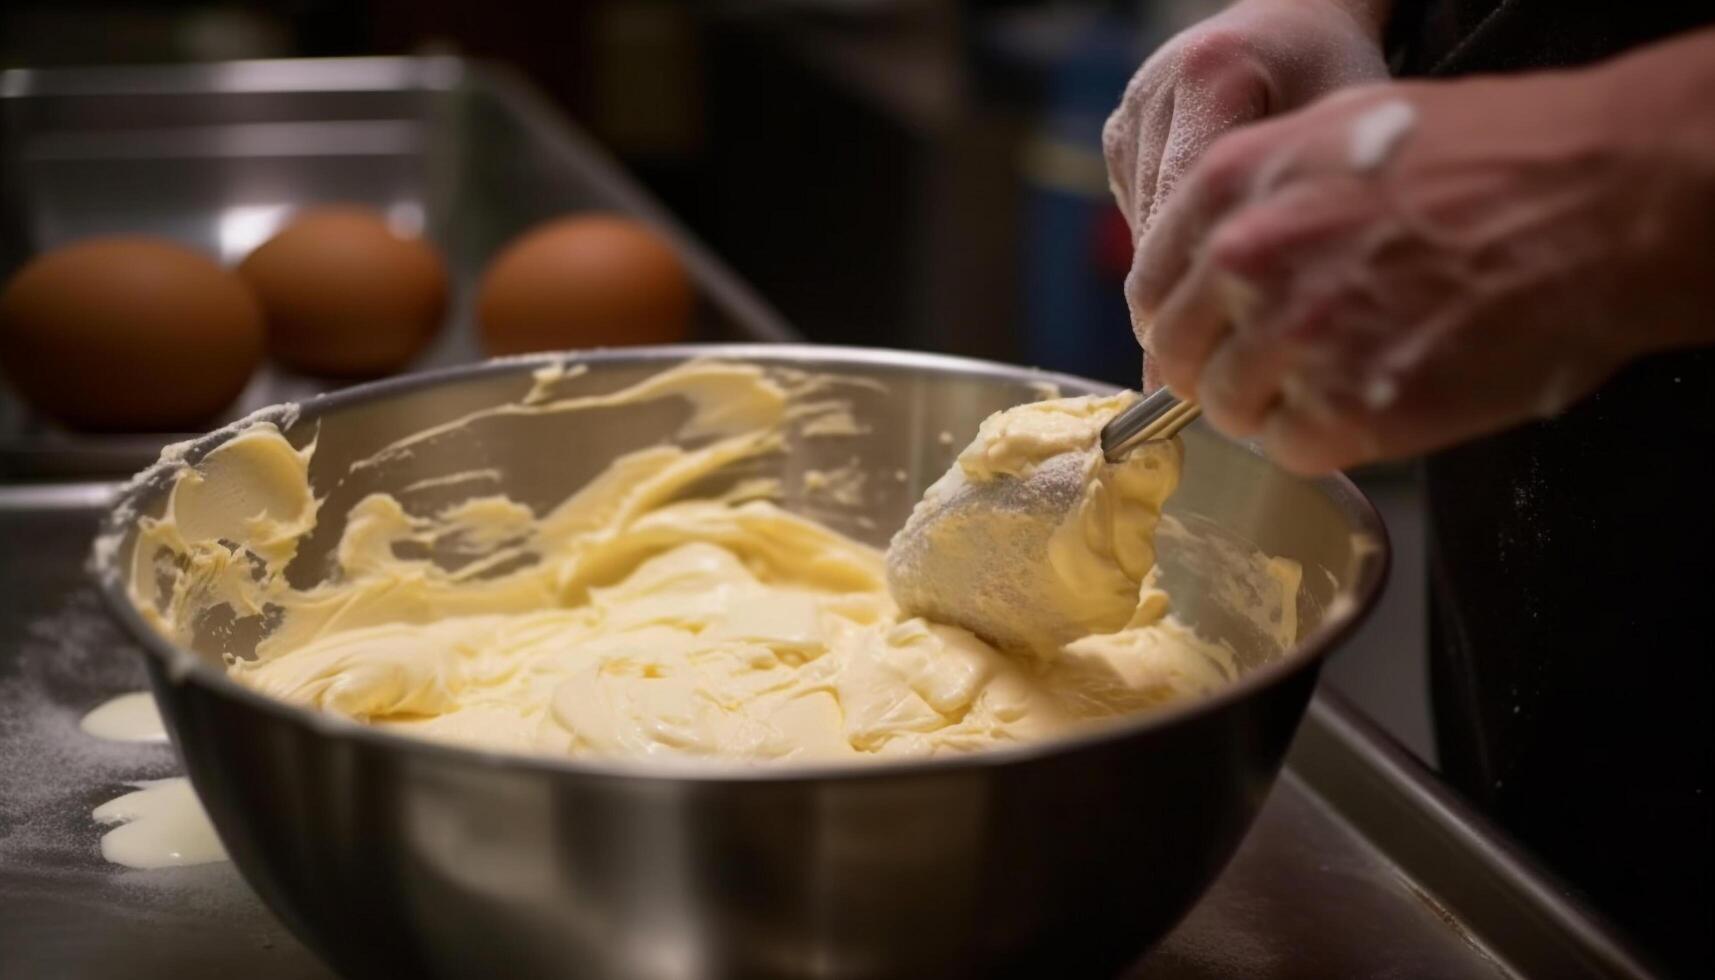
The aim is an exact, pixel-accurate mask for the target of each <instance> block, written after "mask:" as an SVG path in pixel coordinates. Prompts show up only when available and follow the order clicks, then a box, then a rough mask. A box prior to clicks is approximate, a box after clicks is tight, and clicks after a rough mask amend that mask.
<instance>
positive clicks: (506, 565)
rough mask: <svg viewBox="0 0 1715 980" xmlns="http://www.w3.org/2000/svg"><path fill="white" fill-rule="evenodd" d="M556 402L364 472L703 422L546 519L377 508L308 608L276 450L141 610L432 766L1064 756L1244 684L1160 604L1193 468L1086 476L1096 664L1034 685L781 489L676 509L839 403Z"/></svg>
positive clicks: (1090, 621) (235, 463)
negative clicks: (481, 442) (539, 436)
mask: <svg viewBox="0 0 1715 980" xmlns="http://www.w3.org/2000/svg"><path fill="white" fill-rule="evenodd" d="M554 380H555V377H554V376H544V377H543V378H539V383H538V386H537V389H536V390H533V391H532V393H531V395H530V396H529V397H527V398H526V399H525V400H524V402H523V403H521V404H518V405H510V406H502V407H500V408H496V409H492V410H488V411H487V412H479V413H475V415H473V416H470V417H467V418H466V419H462V420H458V421H456V422H454V423H449V424H446V425H442V426H437V427H435V428H434V429H432V430H427V431H426V432H424V433H420V434H418V435H417V436H413V437H410V438H408V439H404V440H401V441H400V442H398V443H395V444H394V445H393V446H390V447H388V448H387V449H385V450H383V451H382V452H381V453H378V454H377V455H376V456H375V457H373V458H372V459H370V460H368V461H365V462H363V463H360V464H358V466H359V467H367V466H380V465H386V463H387V462H388V461H389V460H391V459H396V458H400V457H401V456H403V455H406V454H408V453H409V452H410V451H411V449H412V447H413V446H415V445H417V444H420V443H421V442H422V441H424V440H426V439H430V438H434V437H436V436H437V435H438V434H441V433H445V432H447V431H450V430H452V429H454V428H457V427H458V426H460V425H462V424H468V422H470V421H472V420H474V419H475V418H477V417H480V416H483V415H495V414H518V413H536V412H540V413H549V412H572V411H581V410H583V409H585V408H589V407H612V406H623V405H629V404H639V403H643V402H646V401H653V400H657V399H664V398H673V399H683V400H686V401H689V402H690V403H691V404H692V406H693V407H694V409H695V411H694V412H693V414H692V416H691V418H690V419H689V421H688V422H687V423H686V424H685V426H684V428H683V429H682V430H681V431H680V433H679V439H678V440H677V441H678V442H680V443H684V445H678V444H670V445H660V446H654V447H650V448H646V449H640V450H638V451H635V452H632V453H630V454H628V455H625V456H623V457H620V458H619V459H616V460H614V461H613V463H612V464H611V465H610V466H608V467H607V469H606V470H605V471H604V472H603V473H602V474H601V475H600V476H598V477H597V478H595V479H594V480H592V481H591V482H590V483H589V484H588V485H587V486H585V487H584V488H583V489H581V490H580V491H578V492H577V493H575V494H574V495H572V496H571V497H570V498H568V499H567V500H565V501H564V502H562V503H560V504H559V505H558V506H556V507H554V508H553V509H551V510H550V511H548V512H547V513H543V514H536V513H533V512H532V511H531V510H530V509H529V508H528V507H526V506H524V505H523V504H521V503H518V502H516V501H513V500H509V499H507V498H505V497H502V496H483V497H475V498H472V499H470V500H467V501H465V502H464V503H461V504H458V505H456V506H454V507H452V508H450V509H447V510H445V511H442V512H440V513H435V514H429V515H422V514H413V513H411V512H409V511H408V510H407V508H406V507H405V506H404V505H403V504H402V503H401V501H400V500H399V499H396V498H395V497H393V496H388V495H384V494H375V495H371V496H369V497H366V498H365V499H363V500H362V501H361V502H359V503H358V504H357V505H356V506H354V507H353V508H352V509H351V511H350V512H349V513H348V514H347V515H345V520H344V529H343V532H342V534H341V535H340V538H339V542H338V545H337V548H336V549H335V551H334V554H333V556H332V559H331V566H332V570H331V571H330V572H329V573H328V574H327V575H326V576H325V578H324V580H323V581H321V582H319V583H317V584H314V585H298V584H294V581H293V579H297V578H301V577H302V576H301V570H299V569H294V575H293V576H290V577H289V576H288V575H287V573H286V569H287V567H288V566H289V565H291V564H292V561H293V559H294V557H296V555H297V553H298V550H299V547H300V545H301V544H302V542H303V541H304V539H305V538H306V536H307V535H309V534H310V533H311V531H312V530H314V528H315V527H316V526H317V524H318V521H320V520H322V519H323V515H321V514H320V513H319V509H320V503H319V502H318V501H317V500H316V499H315V496H314V493H313V492H312V490H311V487H310V484H309V480H308V467H309V463H310V459H311V458H312V455H313V453H314V446H313V445H311V446H308V447H305V448H303V449H301V450H300V449H295V448H294V447H293V446H292V445H291V444H290V443H289V442H288V441H287V440H286V439H285V438H284V437H283V436H282V435H281V433H280V432H279V430H277V429H276V428H275V427H274V426H272V425H270V424H267V423H260V424H257V425H254V426H252V427H250V428H249V429H247V430H246V431H244V432H242V433H241V434H239V435H238V436H237V437H236V438H233V439H232V440H230V441H229V442H227V443H225V444H224V445H222V446H221V447H220V448H218V449H216V450H215V451H213V452H212V453H210V454H209V455H208V456H207V457H206V458H205V459H204V460H203V461H202V462H201V463H200V464H198V465H197V466H196V467H195V468H186V469H184V470H182V471H181V472H180V473H179V474H178V475H177V477H176V479H175V482H174V485H173V488H172V492H171V494H170V497H169V500H168V503H167V506H166V510H165V512H164V513H163V514H162V515H161V516H160V517H158V518H142V519H140V521H139V528H140V531H139V543H138V547H137V549H136V552H135V554H134V556H133V562H134V566H133V575H132V583H133V591H134V596H133V597H134V601H135V602H136V603H137V605H138V607H139V608H140V609H142V610H143V611H144V614H145V615H146V616H147V617H149V618H150V619H152V621H153V622H154V623H155V625H156V626H157V627H158V628H159V629H161V630H162V631H163V632H165V633H166V634H167V635H168V636H170V637H172V638H173V639H175V640H177V641H179V642H180V643H183V644H186V645H193V646H197V647H199V648H203V649H207V648H209V646H210V645H211V644H212V645H216V646H218V645H219V644H220V643H221V642H222V638H223V637H224V636H227V635H230V634H232V633H234V632H239V633H241V632H244V631H258V632H260V633H262V634H263V637H262V639H261V641H260V642H259V643H258V644H256V647H255V656H254V658H253V659H251V658H248V657H247V658H229V671H230V673H231V675H232V676H233V677H234V678H235V679H236V680H237V681H238V682H239V683H242V684H245V685H247V686H249V687H252V688H254V689H256V690H258V691H261V692H263V693H266V694H269V695H272V696H275V697H278V698H282V699H284V700H287V701H290V702H293V703H297V704H301V705H305V706H308V707H312V708H316V709H319V710H323V711H328V712H334V713H337V714H340V715H344V716H346V717H349V718H352V719H355V720H358V721H362V722H367V723H370V724H374V725H378V726H383V727H388V728H392V729H396V730H398V731H401V732H406V733H410V734H413V735H418V736H422V737H425V738H433V739H441V740H446V741H450V742H456V743H459V744H464V745H472V746H480V747H484V748H491V749H501V750H514V751H527V752H542V753H551V754H556V755H574V756H609V757H613V756H623V757H638V756H647V757H659V758H667V759H698V760H728V761H743V762H766V761H776V762H778V761H788V760H790V761H829V760H832V761H839V760H860V759H872V758H886V757H897V756H917V755H933V754H937V753H943V752H951V751H965V750H970V749H977V748H981V747H984V746H991V745H997V744H1006V743H1015V742H1024V741H1031V740H1037V739H1041V738H1045V737H1048V736H1051V735H1054V734H1056V733H1061V732H1065V731H1068V730H1071V729H1074V728H1076V727H1078V726H1081V725H1085V724H1088V723H1090V722H1091V721H1093V720H1096V719H1101V718H1107V717H1111V716H1113V715H1116V714H1121V713H1125V712H1130V711H1135V710H1140V709H1143V708H1147V707H1151V706H1155V705H1159V704H1163V703H1166V702H1169V701H1172V700H1174V699H1177V698H1181V697H1185V696H1191V695H1197V694H1202V693H1206V692H1208V691H1210V690H1213V689H1214V688H1216V687H1218V686H1219V685H1221V684H1223V683H1225V682H1226V681H1227V680H1229V679H1230V678H1231V676H1232V673H1233V668H1232V665H1231V659H1230V656H1229V654H1228V652H1227V651H1226V650H1225V649H1224V648H1222V647H1220V646H1218V645H1216V644H1212V643H1208V642H1205V641H1203V640H1200V639H1198V638H1197V637H1196V636H1195V635H1194V634H1192V633H1191V631H1190V630H1188V629H1185V628H1184V627H1181V626H1179V625H1178V624H1176V623H1174V622H1173V621H1172V620H1171V619H1170V618H1165V615H1164V614H1165V611H1166V599H1165V596H1164V595H1162V594H1161V593H1160V592H1159V591H1158V590H1155V589H1154V588H1153V586H1152V585H1151V584H1149V583H1148V578H1149V576H1148V573H1149V570H1150V568H1151V567H1152V565H1153V552H1152V550H1151V547H1150V543H1149V530H1150V529H1151V528H1152V527H1153V521H1154V519H1155V516H1156V515H1158V514H1159V509H1160V502H1161V500H1162V499H1163V498H1165V496H1166V495H1167V493H1169V492H1171V489H1172V485H1173V483H1174V481H1175V476H1176V473H1177V466H1178V455H1177V451H1176V450H1172V451H1168V450H1162V451H1160V452H1159V453H1158V454H1155V453H1152V454H1150V455H1149V457H1148V458H1149V459H1150V460H1151V461H1152V464H1151V468H1149V469H1148V471H1147V472H1146V469H1145V467H1143V466H1141V465H1140V466H1138V467H1137V468H1135V469H1125V470H1123V471H1115V472H1107V471H1093V472H1092V473H1091V479H1090V481H1089V483H1088V486H1089V487H1090V488H1091V491H1092V493H1093V494H1094V495H1095V496H1096V498H1097V499H1093V500H1092V501H1091V502H1090V503H1089V504H1088V506H1087V507H1085V508H1082V509H1081V510H1080V511H1079V513H1080V514H1081V515H1082V516H1081V518H1080V522H1079V523H1078V525H1077V527H1075V528H1072V529H1069V530H1068V529H1057V530H1056V531H1055V532H1054V536H1055V539H1056V541H1057V542H1058V544H1056V546H1055V548H1056V550H1055V558H1054V560H1055V562H1056V567H1057V568H1060V569H1061V571H1062V572H1063V573H1064V576H1065V579H1066V582H1067V584H1068V590H1069V591H1068V593H1067V597H1068V598H1067V601H1068V602H1073V606H1074V610H1075V615H1076V617H1077V618H1078V619H1079V621H1080V622H1082V623H1085V624H1087V625H1088V626H1089V629H1088V631H1087V632H1088V633H1089V634H1091V635H1087V636H1086V635H1080V636H1077V637H1071V638H1069V642H1067V643H1065V644H1063V645H1058V644H1050V645H1048V646H1045V647H1043V648H1041V649H1038V650H1036V651H1034V653H1035V655H1017V653H1016V652H1008V653H1002V652H1001V651H1000V650H998V649H997V648H995V647H994V646H991V645H990V644H988V643H986V642H984V641H983V640H981V639H979V638H978V637H977V636H976V635H974V634H973V633H971V632H968V631H967V630H965V629H961V628H959V627H957V626H951V625H944V624H941V623H937V622H934V621H932V620H930V619H925V618H921V617H910V616H906V615H903V614H902V613H901V612H900V610H899V608H898V607H897V606H896V605H895V603H894V601H893V599H892V598H891V596H890V595H889V593H888V590H887V586H886V581H885V571H884V563H883V557H882V555H881V554H880V553H878V552H877V551H876V550H874V549H872V548H870V547H868V546H866V545H863V544H861V543H859V542H856V541H853V540H851V539H849V538H846V537H844V536H842V535H840V534H838V533H836V532H834V531H832V530H830V529H828V528H826V527H824V526H821V525H819V524H817V523H814V522H812V521H810V520H808V519H806V518H803V517H800V516H797V515H795V514H792V513H789V512H787V511H786V510H784V509H782V508H781V507H779V506H777V505H776V504H774V503H773V502H771V500H770V499H768V498H769V497H770V496H772V495H773V494H774V493H775V492H776V491H777V490H778V487H777V486H775V485H773V484H772V483H771V482H770V481H766V480H764V481H757V480H751V481H747V482H741V483H739V484H738V485H737V486H736V487H734V488H733V489H732V490H730V491H728V492H726V493H725V494H723V495H721V496H719V497H716V498H712V499H683V498H684V495H685V493H686V492H687V490H688V489H689V488H692V487H693V486H694V485H696V484H698V483H699V481H705V480H706V478H708V477H709V476H710V475H712V474H716V473H719V472H721V471H722V470H723V469H724V468H726V467H728V466H729V465H730V464H733V463H736V462H740V461H744V460H748V459H751V458H754V457H757V456H760V455H764V454H769V453H775V452H779V451H780V450H781V449H782V447H783V446H784V444H785V443H784V439H783V435H782V433H783V429H784V428H785V427H786V426H788V425H789V424H796V425H800V426H803V427H805V428H811V429H813V428H814V427H815V426H816V425H818V418H826V417H829V416H821V415H818V413H817V412H815V411H807V410H806V409H807V408H813V407H814V405H819V404H825V403H822V402H817V403H813V404H806V402H805V401H804V399H803V398H802V397H800V395H802V394H803V393H805V392H812V391H819V390H820V387H819V386H818V385H816V384H814V383H813V382H806V381H805V379H804V378H802V377H796V378H794V377H793V376H791V375H789V374H786V373H783V372H779V371H776V372H765V371H763V370H762V369H760V368H756V367H752V366H748V365H740V364H728V363H712V362H698V363H692V364H688V365H683V366H680V367H677V368H673V369H670V370H667V371H664V372H663V373H661V374H659V375H657V376H655V377H653V378H651V379H649V380H647V381H645V382H642V383H641V384H639V385H636V386H634V387H633V388H630V389H626V390H624V391H621V392H617V393H614V394H610V395H601V396H586V397H581V398H562V399H555V398H553V397H552V396H551V391H552V382H553V381H554ZM1121 404H1123V402H1122V401H1119V400H1115V399H1107V400H1101V399H1071V400H1067V401H1065V402H1058V403H1053V402H1051V403H1039V404H1038V405H1035V406H1029V408H1030V410H1031V412H1030V414H1029V416H1028V417H1025V416H1022V415H1019V414H1015V413H1003V414H1002V415H999V416H996V417H995V418H993V419H990V420H989V422H988V423H985V425H984V427H983V433H982V434H981V435H980V436H979V437H978V440H977V442H976V443H974V444H973V445H972V447H971V448H970V449H968V450H966V452H965V453H964V454H963V455H962V456H961V457H960V463H959V467H958V468H957V470H958V471H959V472H961V473H963V474H964V475H963V476H962V477H961V479H978V480H980V479H986V478H992V477H993V476H994V475H997V474H1016V473H1018V472H1021V471H1023V470H1024V469H1027V468H1029V467H1031V466H1034V465H1038V464H1039V463H1040V462H1041V461H1042V460H1044V459H1047V458H1050V457H1053V456H1056V455H1064V454H1065V453H1066V452H1067V451H1070V452H1072V453H1073V455H1076V454H1077V453H1079V452H1084V451H1086V450H1087V449H1088V440H1089V439H1090V438H1091V433H1092V432H1093V431H1094V430H1095V429H1099V427H1100V419H1102V418H1105V417H1106V415H1111V414H1112V412H1113V411H1117V409H1118V407H1119V406H1120V405H1121ZM829 410H830V411H844V409H843V408H841V407H831V408H830V409H829ZM1056 413H1059V414H1058V415H1056ZM1062 416H1063V417H1062ZM832 417H835V418H837V416H832ZM819 424H820V425H822V426H829V425H832V426H834V427H836V428H840V427H843V422H836V423H829V422H826V421H822V422H820V423H819ZM1092 426H1094V429H1093V428H1092ZM800 431H802V430H800ZM1074 600H1075V602H1074Z"/></svg>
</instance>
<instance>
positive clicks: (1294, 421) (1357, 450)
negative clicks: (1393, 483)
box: [1257, 400, 1384, 476]
mask: <svg viewBox="0 0 1715 980" xmlns="http://www.w3.org/2000/svg"><path fill="white" fill-rule="evenodd" d="M1257 441H1258V442H1259V443H1260V444H1261V446H1262V450H1263V452H1264V453H1266V454H1267V455H1268V458H1269V459H1272V460H1274V461H1275V462H1276V463H1277V464H1279V465H1280V466H1281V467H1282V468H1283V469H1286V470H1288V471H1290V472H1293V473H1298V474H1300V475H1303V476H1321V475H1323V474H1325V473H1332V472H1334V471H1336V470H1341V469H1345V468H1347V467H1350V466H1356V465H1358V464H1360V463H1367V462H1370V461H1372V460H1374V459H1378V458H1380V457H1381V455H1382V453H1383V451H1384V445H1383V443H1382V441H1381V440H1380V439H1378V438H1377V435H1376V433H1375V432H1374V431H1373V430H1372V429H1370V428H1369V427H1368V426H1367V425H1366V424H1364V422H1363V421H1362V420H1361V419H1359V418H1358V417H1357V416H1356V415H1355V414H1354V409H1352V408H1351V407H1350V406H1343V407H1340V408H1336V409H1333V410H1329V409H1328V408H1327V407H1326V406H1323V407H1320V408H1313V407H1308V406H1301V405H1293V404H1291V403H1290V402H1289V401H1286V400H1283V401H1281V402H1280V403H1278V404H1276V406H1275V407H1274V408H1273V410H1271V411H1270V412H1269V413H1268V415H1267V416H1266V417H1265V418H1264V420H1263V423H1262V426H1261V428H1260V429H1259V430H1258V432H1257Z"/></svg>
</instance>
